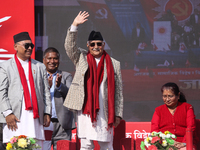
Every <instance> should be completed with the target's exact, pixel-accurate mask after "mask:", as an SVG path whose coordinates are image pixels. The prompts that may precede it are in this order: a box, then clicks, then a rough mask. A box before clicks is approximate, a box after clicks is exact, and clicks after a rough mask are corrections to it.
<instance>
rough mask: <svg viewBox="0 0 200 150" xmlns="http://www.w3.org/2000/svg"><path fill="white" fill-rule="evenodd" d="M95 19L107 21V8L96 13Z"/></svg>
mask: <svg viewBox="0 0 200 150" xmlns="http://www.w3.org/2000/svg"><path fill="white" fill-rule="evenodd" d="M96 14H97V15H96V16H95V18H97V19H107V18H108V12H107V10H106V9H105V8H102V9H99V10H97V11H96Z"/></svg>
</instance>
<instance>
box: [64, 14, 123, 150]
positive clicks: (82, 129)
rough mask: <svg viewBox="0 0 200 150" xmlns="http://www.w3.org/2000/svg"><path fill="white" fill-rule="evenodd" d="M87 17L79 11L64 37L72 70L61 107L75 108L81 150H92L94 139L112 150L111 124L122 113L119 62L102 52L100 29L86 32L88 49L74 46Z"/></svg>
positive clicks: (104, 149) (116, 120) (107, 149)
mask: <svg viewBox="0 0 200 150" xmlns="http://www.w3.org/2000/svg"><path fill="white" fill-rule="evenodd" d="M88 17H89V14H88V12H85V11H84V12H79V14H78V15H77V16H76V18H75V19H74V21H73V24H72V25H71V27H70V28H69V29H68V32H67V36H66V39H65V49H66V53H67V55H68V56H69V58H70V59H71V60H72V62H73V63H74V65H75V67H76V72H75V75H74V78H73V81H72V84H71V86H70V89H69V91H68V94H67V97H66V99H65V102H64V106H66V107H68V108H69V109H72V110H76V111H77V131H78V137H79V138H80V139H81V150H92V149H94V144H93V141H94V140H95V141H98V143H99V145H100V147H101V149H102V150H113V146H112V145H113V126H115V127H117V126H118V124H119V123H120V121H121V119H122V114H123V95H122V78H121V70H120V62H119V61H117V60H115V59H113V58H111V57H110V56H109V55H108V54H107V53H106V51H105V50H104V46H105V42H104V40H103V37H102V35H101V33H100V32H95V31H92V32H91V33H90V35H89V37H88V42H87V47H88V51H87V50H84V49H81V48H78V47H77V44H76V40H77V30H78V26H79V25H80V24H83V23H84V22H85V21H87V18H88Z"/></svg>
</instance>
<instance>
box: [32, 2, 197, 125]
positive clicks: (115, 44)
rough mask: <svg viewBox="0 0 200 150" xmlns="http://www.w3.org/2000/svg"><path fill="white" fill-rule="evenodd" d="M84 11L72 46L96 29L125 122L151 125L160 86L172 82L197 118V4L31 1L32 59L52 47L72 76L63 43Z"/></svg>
mask: <svg viewBox="0 0 200 150" xmlns="http://www.w3.org/2000/svg"><path fill="white" fill-rule="evenodd" d="M84 10H85V11H88V12H89V14H90V17H89V18H88V19H89V20H88V21H87V22H86V23H84V24H83V25H81V26H79V29H78V41H77V42H78V46H79V47H81V48H84V49H87V47H86V42H87V39H88V35H89V33H90V32H91V31H92V30H96V31H100V32H101V33H102V35H103V38H104V39H105V42H106V46H105V50H106V51H107V52H108V53H109V54H110V56H111V57H113V58H115V59H117V60H119V61H120V62H121V69H122V79H123V95H124V119H125V120H126V121H133V122H134V121H136V122H138V121H151V118H152V115H153V113H154V110H155V108H156V107H157V106H159V105H162V104H163V100H162V94H161V91H160V88H161V86H162V85H163V84H165V83H166V82H175V83H177V85H178V86H179V87H180V90H181V91H182V92H183V93H184V94H185V96H186V99H187V102H188V103H190V104H192V105H193V106H194V111H195V114H196V117H197V118H198V119H200V109H199V108H200V68H199V67H200V38H199V37H200V16H199V10H200V1H199V0H65V1H63V0H51V1H49V0H35V27H36V28H35V29H36V30H35V35H36V59H38V60H40V61H42V53H43V51H44V50H45V49H46V48H47V47H49V46H53V47H55V48H57V49H58V50H59V52H60V53H61V61H60V69H61V70H64V71H68V72H71V73H72V74H74V71H75V68H74V65H73V64H72V62H71V60H70V59H69V58H68V56H67V55H66V53H65V49H64V40H65V36H66V33H67V29H68V28H69V27H70V25H71V24H72V21H73V19H74V18H75V16H76V15H77V14H78V12H79V11H84Z"/></svg>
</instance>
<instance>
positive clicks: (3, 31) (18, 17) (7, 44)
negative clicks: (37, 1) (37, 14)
mask: <svg viewBox="0 0 200 150" xmlns="http://www.w3.org/2000/svg"><path fill="white" fill-rule="evenodd" d="M0 9H1V13H0V62H1V61H4V60H7V59H9V58H11V57H13V55H14V54H15V52H16V51H15V50H14V48H13V45H14V42H13V35H15V34H17V33H19V32H24V31H27V32H29V34H30V37H31V39H32V42H33V43H34V44H35V20H34V0H14V1H13V0H6V1H0ZM32 58H35V52H34V51H33V53H32Z"/></svg>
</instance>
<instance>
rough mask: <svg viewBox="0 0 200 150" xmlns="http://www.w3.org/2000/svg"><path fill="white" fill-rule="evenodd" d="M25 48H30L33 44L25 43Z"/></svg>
mask: <svg viewBox="0 0 200 150" xmlns="http://www.w3.org/2000/svg"><path fill="white" fill-rule="evenodd" d="M24 47H25V49H28V48H29V47H31V49H33V48H34V44H33V43H25V44H24Z"/></svg>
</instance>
